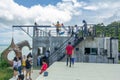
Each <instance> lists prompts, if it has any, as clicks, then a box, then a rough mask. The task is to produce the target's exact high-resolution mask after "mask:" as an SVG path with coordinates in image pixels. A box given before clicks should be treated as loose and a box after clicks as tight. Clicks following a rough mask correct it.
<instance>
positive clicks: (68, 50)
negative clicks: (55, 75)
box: [65, 42, 74, 67]
mask: <svg viewBox="0 0 120 80" xmlns="http://www.w3.org/2000/svg"><path fill="white" fill-rule="evenodd" d="M65 49H66V54H67V63H66V65H67V66H68V60H69V61H70V65H69V67H71V60H72V54H73V53H74V48H73V46H72V45H71V42H68V45H67V46H66V48H65Z"/></svg>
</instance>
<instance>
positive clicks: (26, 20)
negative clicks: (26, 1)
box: [0, 0, 120, 43]
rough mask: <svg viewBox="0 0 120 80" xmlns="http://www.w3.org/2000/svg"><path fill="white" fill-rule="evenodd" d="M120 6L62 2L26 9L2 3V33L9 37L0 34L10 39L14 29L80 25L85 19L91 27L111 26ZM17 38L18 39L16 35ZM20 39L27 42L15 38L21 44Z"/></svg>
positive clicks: (106, 1)
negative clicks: (59, 23)
mask: <svg viewBox="0 0 120 80" xmlns="http://www.w3.org/2000/svg"><path fill="white" fill-rule="evenodd" d="M119 4H120V0H117V1H114V0H89V2H87V1H86V2H85V1H84V0H83V1H81V0H62V1H61V2H58V3H57V4H56V5H47V6H41V5H34V6H32V7H30V8H27V7H24V6H22V5H18V4H17V3H15V2H14V0H0V27H1V28H0V31H2V32H4V31H5V30H7V33H2V34H1V33H0V37H2V38H3V36H5V37H6V38H10V37H9V36H8V34H10V33H11V30H12V25H17V24H18V25H19V24H20V25H24V24H30V25H31V24H34V22H35V21H36V22H37V23H38V24H41V25H42V24H51V23H53V22H56V21H60V22H63V23H67V25H69V24H72V25H74V24H78V25H80V24H81V21H82V20H83V19H86V21H88V23H99V22H103V21H104V22H111V21H114V20H115V19H116V16H117V19H119V18H120V14H119V13H120V6H119ZM8 30H10V33H9V31H8ZM15 34H16V35H19V33H18V32H16V31H15ZM10 35H11V34H10ZM20 37H23V38H26V35H22V36H21V35H19V36H15V38H16V39H17V40H18V41H19V40H21V39H20ZM27 38H28V37H27ZM0 43H2V42H0Z"/></svg>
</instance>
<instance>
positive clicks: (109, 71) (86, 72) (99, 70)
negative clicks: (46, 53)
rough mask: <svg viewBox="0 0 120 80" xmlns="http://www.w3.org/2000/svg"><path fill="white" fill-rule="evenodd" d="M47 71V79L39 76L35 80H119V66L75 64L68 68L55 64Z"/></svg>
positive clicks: (60, 63) (58, 63) (63, 63)
mask: <svg viewBox="0 0 120 80" xmlns="http://www.w3.org/2000/svg"><path fill="white" fill-rule="evenodd" d="M47 71H48V72H49V74H48V76H47V77H43V75H39V77H38V78H37V79H36V80H120V64H100V63H75V65H74V66H72V67H71V68H70V67H67V66H66V65H65V62H55V63H54V64H53V65H52V66H51V67H50V68H49V69H48V70H47ZM36 75H37V74H36ZM34 76H35V75H34ZM34 80H35V79H34Z"/></svg>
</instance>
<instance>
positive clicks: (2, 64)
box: [0, 60, 10, 69]
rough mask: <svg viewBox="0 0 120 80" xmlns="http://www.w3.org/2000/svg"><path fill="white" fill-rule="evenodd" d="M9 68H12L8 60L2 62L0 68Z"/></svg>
mask: <svg viewBox="0 0 120 80" xmlns="http://www.w3.org/2000/svg"><path fill="white" fill-rule="evenodd" d="M9 66H10V65H9V63H8V62H7V61H6V60H2V61H0V68H2V69H3V68H7V67H9Z"/></svg>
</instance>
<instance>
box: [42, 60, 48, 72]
mask: <svg viewBox="0 0 120 80" xmlns="http://www.w3.org/2000/svg"><path fill="white" fill-rule="evenodd" d="M42 64H43V65H42V67H41V69H40V74H42V73H43V72H44V71H46V69H47V68H48V64H47V63H46V61H45V60H43V61H42Z"/></svg>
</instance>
